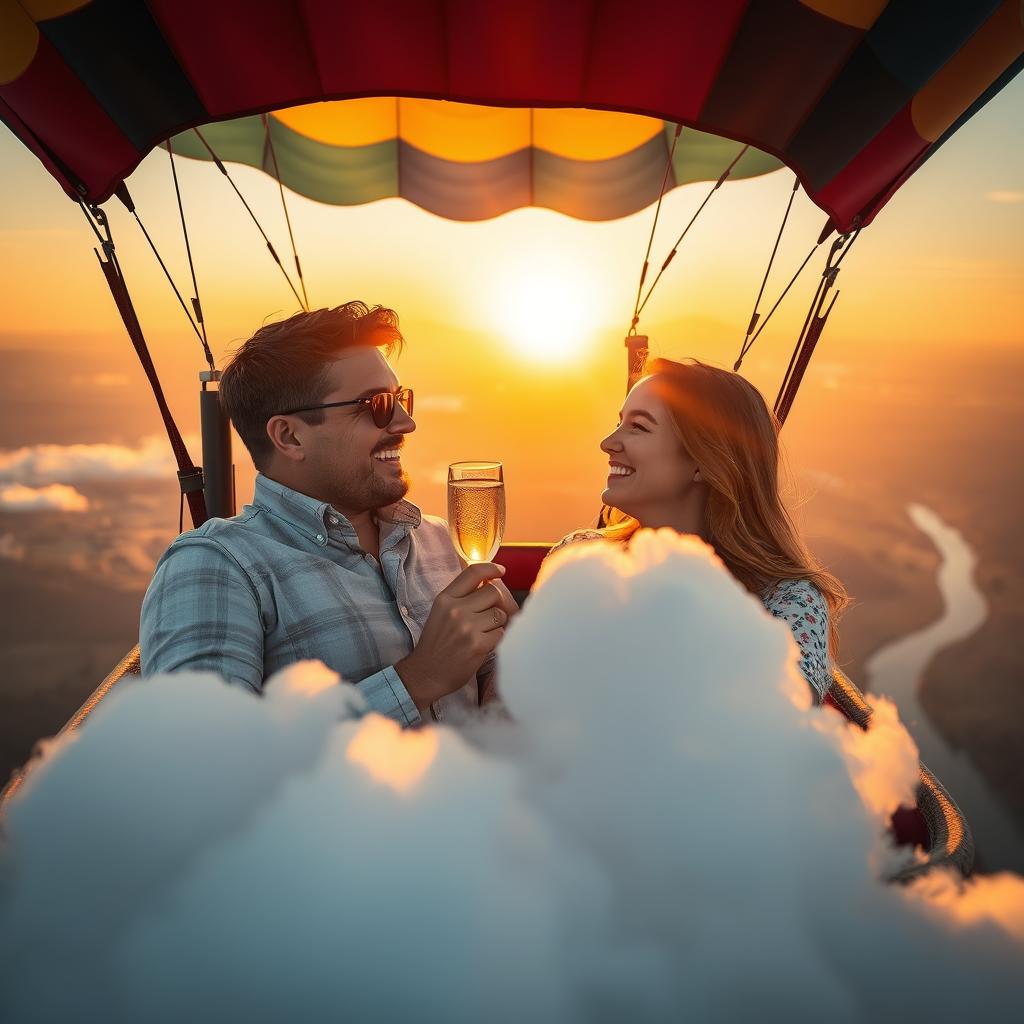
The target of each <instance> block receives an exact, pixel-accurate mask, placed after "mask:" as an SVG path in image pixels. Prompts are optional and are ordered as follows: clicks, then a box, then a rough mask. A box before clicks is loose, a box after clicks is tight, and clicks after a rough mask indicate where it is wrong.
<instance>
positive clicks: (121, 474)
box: [0, 437, 177, 487]
mask: <svg viewBox="0 0 1024 1024" xmlns="http://www.w3.org/2000/svg"><path fill="white" fill-rule="evenodd" d="M176 469H177V466H176V465H175V462H174V457H173V455H172V454H171V448H170V444H169V443H168V441H167V439H166V438H161V437H150V438H146V439H145V440H144V441H143V442H142V444H141V445H139V447H137V448H129V447H126V446H124V445H117V444H70V445H59V444H36V445H30V446H28V447H25V448H14V449H10V450H7V451H0V483H4V482H9V483H20V484H25V485H27V486H31V487H40V486H43V485H45V484H55V483H64V484H68V483H71V484H74V483H85V482H88V481H91V480H128V479H159V478H161V477H167V476H171V477H173V476H174V473H175V471H176Z"/></svg>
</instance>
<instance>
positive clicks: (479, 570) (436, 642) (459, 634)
mask: <svg viewBox="0 0 1024 1024" xmlns="http://www.w3.org/2000/svg"><path fill="white" fill-rule="evenodd" d="M504 572H505V569H504V568H503V567H502V566H500V565H495V564H494V563H493V562H477V563H475V564H474V565H471V566H469V567H468V568H466V569H463V570H462V572H460V573H459V575H458V576H456V577H455V579H454V580H452V582H451V583H449V584H448V586H447V587H445V588H444V590H442V591H441V593H440V594H438V595H437V597H436V598H434V604H433V607H432V608H431V609H430V615H428V616H427V621H426V623H425V624H424V626H423V633H422V635H421V636H420V640H419V643H418V644H417V645H416V647H415V648H414V650H413V652H412V654H410V655H409V657H407V658H403V659H402V660H401V661H400V662H398V663H397V664H396V665H395V670H396V671H397V672H398V674H399V676H400V677H401V679H402V682H403V683H404V685H405V688H406V689H407V690H408V691H409V696H410V697H412V699H413V700H414V701H415V702H416V706H417V707H418V708H419V709H420V713H421V714H424V713H425V711H426V709H427V708H428V707H429V706H430V705H431V704H433V702H434V701H435V700H439V699H440V698H441V697H444V696H446V695H447V694H449V693H454V692H455V691H456V690H458V689H459V688H461V687H462V686H464V685H465V684H466V683H467V682H468V681H469V680H470V679H471V678H472V677H473V675H474V673H475V672H476V670H477V669H478V668H479V667H480V666H481V665H482V664H483V662H484V659H485V658H486V657H487V655H488V654H490V653H491V651H493V650H494V648H495V647H497V646H498V643H499V642H500V640H501V638H502V637H503V636H504V635H505V623H506V622H507V621H508V618H509V615H510V614H511V613H512V609H513V608H515V600H514V599H513V598H512V595H511V594H510V593H509V592H508V590H507V588H506V587H505V586H504V585H501V584H500V583H496V584H495V585H491V584H490V583H489V582H488V581H490V580H495V581H500V577H501V575H502V574H503V573H504ZM510 606H511V607H510Z"/></svg>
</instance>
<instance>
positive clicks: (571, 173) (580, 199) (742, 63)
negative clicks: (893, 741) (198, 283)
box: [0, 0, 1024, 870]
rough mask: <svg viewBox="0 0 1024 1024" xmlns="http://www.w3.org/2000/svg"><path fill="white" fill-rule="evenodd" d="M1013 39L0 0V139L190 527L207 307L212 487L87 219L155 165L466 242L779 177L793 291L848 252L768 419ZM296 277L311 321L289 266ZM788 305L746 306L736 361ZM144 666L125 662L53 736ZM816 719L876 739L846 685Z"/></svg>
mask: <svg viewBox="0 0 1024 1024" xmlns="http://www.w3.org/2000/svg"><path fill="white" fill-rule="evenodd" d="M1022 18H1024V9H1022V7H1021V4H1020V2H1019V0H960V2H954V3H950V4H947V5H943V8H942V10H941V12H939V11H934V10H929V9H927V8H923V7H922V6H921V5H920V4H916V3H912V2H910V0H889V2H887V0H776V2H757V0H720V2H718V3H714V4H709V3H704V2H701V0H633V2H625V0H563V2H559V3H545V2H543V0H520V2H518V3H516V4H504V3H492V2H488V0H392V2H389V3H387V4H371V3H347V4H338V3H334V2H331V0H303V2H299V0H265V2H261V3H259V4H252V3H245V2H242V0H204V2H202V3H200V2H197V0H147V2H141V0H137V2H114V0H21V2H17V0H0V118H2V119H3V121H4V122H5V123H6V124H7V125H8V127H9V128H10V129H11V131H12V132H13V133H14V134H15V135H16V136H17V137H18V138H19V139H20V140H21V141H22V142H23V143H24V144H25V146H27V147H28V148H29V149H30V150H31V151H32V152H33V153H34V154H35V155H36V156H37V157H38V159H39V160H40V162H41V163H42V165H43V167H44V168H45V170H46V171H47V172H48V173H49V174H50V175H51V176H52V177H53V179H54V180H55V181H56V182H57V184H59V185H60V187H62V188H63V189H64V191H65V192H66V193H67V194H68V196H69V197H71V199H72V200H74V201H75V202H78V203H79V204H80V205H81V207H82V209H83V212H85V213H86V215H87V216H88V218H89V220H90V224H91V225H92V226H93V229H94V230H95V232H96V234H97V238H98V241H99V243H100V249H101V252H102V256H101V265H102V267H103V272H104V275H105V277H106V280H107V283H108V285H109V287H110V289H111V292H112V294H113V296H114V298H115V301H116V303H117V306H118V309H119V311H120V313H121V315H122V318H123V320H124V322H125V325H126V328H127V329H128V333H129V335H130V336H131V338H132V341H133V343H134V345H135V348H136V350H137V352H138V354H139V357H140V359H141V360H142V362H143V365H144V367H145V368H146V372H147V375H148V376H149V378H150V381H151V384H152V386H153V389H154V393H155V395H156V397H157V401H158V402H159V403H160V406H161V411H162V413H163V416H164V421H165V424H166V425H167V430H168V434H169V436H170V438H171V443H172V445H173V447H174V450H175V455H176V457H177V459H178V464H179V477H180V479H181V484H182V491H183V494H184V495H185V497H186V498H187V499H188V501H189V504H190V508H191V511H192V518H193V521H194V522H195V523H196V524H197V525H198V524H199V523H201V522H202V521H203V519H204V518H205V517H206V515H207V513H208V512H211V513H214V514H227V515H230V514H231V512H232V511H233V495H232V494H231V490H230V475H229V469H230V451H229V449H228V448H227V447H226V439H227V437H228V434H227V425H226V423H224V422H223V417H221V416H219V410H218V406H217V401H216V391H215V389H214V388H215V384H216V380H217V378H218V371H217V370H216V367H215V365H214V363H213V359H212V356H211V355H210V352H209V348H208V346H206V345H205V334H204V331H205V329H204V327H203V320H202V311H201V307H200V305H199V303H198V300H197V299H196V300H194V301H193V304H192V305H193V308H192V309H191V310H189V308H188V304H187V303H186V302H185V301H184V299H182V306H183V307H184V308H185V310H186V313H187V314H188V315H189V317H190V319H191V320H192V323H193V327H194V328H195V329H196V333H197V334H199V335H200V336H201V340H203V342H204V349H205V353H206V357H207V362H208V369H207V370H204V372H203V394H202V397H201V402H202V406H201V408H202V412H203V426H204V454H203V463H204V467H205V476H204V473H203V471H201V470H199V469H198V468H197V467H196V466H195V465H194V464H193V463H192V461H191V459H190V458H189V455H188V453H187V451H186V450H185V446H184V443H183V442H182V440H181V436H180V434H179V433H178V431H177V428H176V427H175V425H174V423H173V420H172V418H171V416H170V412H169V410H168V408H167V406H166V403H165V402H164V401H163V397H162V391H161V388H160V384H159V380H158V378H157V374H156V371H155V368H154V367H153V364H152V360H151V359H150V358H149V354H148V351H147V349H146V344H145V339H144V336H143V332H142V329H141V326H140V323H139V319H138V317H137V316H136V314H135V311H134V308H133V306H132V303H131V298H130V296H129V293H128V290H127V287H126V286H125V284H124V278H123V276H122V275H121V273H120V267H119V265H118V260H117V253H116V249H115V247H114V242H113V239H112V238H111V236H110V231H109V224H108V221H107V218H106V215H105V213H104V211H103V206H102V204H104V203H105V202H107V201H108V200H109V199H111V197H114V196H116V197H117V198H118V199H119V200H120V201H121V202H123V203H125V204H126V205H127V206H128V207H129V208H133V206H134V204H133V203H132V200H131V196H130V194H129V192H128V189H127V188H126V187H125V180H126V178H127V177H128V176H129V175H130V173H131V172H132V170H133V169H134V168H135V167H136V166H137V165H138V164H139V162H140V161H141V160H142V159H143V158H144V157H145V156H146V154H147V153H149V152H150V151H151V150H152V149H153V148H154V147H157V146H165V147H166V148H168V149H169V150H170V152H171V153H172V154H173V155H175V156H185V157H194V158H199V159H209V160H212V161H214V162H215V163H216V165H217V167H218V168H219V169H220V170H221V171H222V172H223V173H225V174H228V171H227V168H226V166H225V165H226V164H228V163H230V162H232V161H234V162H241V163H245V164H249V165H251V166H255V167H259V168H262V169H263V170H265V171H267V172H268V173H270V174H272V175H273V176H274V177H276V178H277V180H278V181H279V182H280V183H281V184H282V186H288V188H289V189H292V190H294V191H296V192H299V193H301V194H303V195H306V196H309V197H311V198H313V199H316V200H318V201H320V202H327V203H336V204H341V205H351V204H358V203H367V202H372V201H374V200H376V199H380V198H385V197H389V196H401V197H403V198H405V199H407V200H408V201H410V202H413V203H415V204H417V205H419V206H422V207H423V208H425V209H428V210H431V211H433V212H434V213H437V214H439V215H440V216H443V217H447V218H452V219H458V220H480V219H486V218H488V217H493V216H496V215H498V214H500V213H503V212H505V211H507V210H511V209H515V208H518V207H521V206H530V205H536V206H545V207H549V208H551V209H554V210H559V211H561V212H563V213H566V214H568V215H570V216H573V217H579V218H585V219H591V220H602V219H610V218H615V217H621V216H624V215H625V214H628V213H631V212H634V211H636V210H639V209H642V208H644V207H646V206H649V205H651V204H655V203H657V204H658V208H660V198H661V197H662V196H663V195H664V194H665V192H666V191H667V190H668V189H671V188H673V187H675V186H677V185H680V184H684V183H687V182H693V181H702V180H704V181H708V182H710V183H712V187H711V190H710V191H709V193H708V197H707V199H706V200H705V203H706V202H708V201H709V200H710V199H711V197H712V195H713V194H714V193H715V191H716V190H717V188H718V186H719V185H721V184H722V182H723V181H724V180H725V179H726V178H727V177H739V176H749V175H755V174H761V173H765V172H767V171H770V170H773V169H775V168H777V167H780V166H782V165H785V166H787V167H789V168H790V169H791V170H792V171H793V172H794V174H795V176H796V182H797V184H795V185H794V192H795V190H796V187H797V185H799V186H802V187H803V189H804V190H805V191H806V193H807V195H808V197H809V198H810V199H811V200H812V201H813V202H814V203H815V204H816V205H817V206H818V207H820V208H821V210H822V211H823V212H824V214H825V215H826V217H827V221H826V225H825V228H824V230H823V231H822V233H821V236H820V237H819V238H818V239H817V241H816V242H815V244H814V245H813V246H812V248H811V253H810V254H809V255H808V258H807V260H805V261H804V264H803V265H801V268H800V269H803V266H805V265H806V264H807V262H808V260H810V258H811V255H812V254H813V253H814V252H815V250H816V249H817V247H818V245H821V244H823V243H824V242H825V241H826V240H828V239H829V238H831V236H832V235H835V236H836V237H835V239H834V240H833V241H832V243H831V247H830V249H829V251H828V256H827V259H826V263H825V267H824V269H823V272H822V276H821V281H820V283H819V286H818V290H817V293H816V294H815V298H814V300H813V303H812V306H811V310H810V311H809V313H808V317H807V320H806V321H805V326H804V330H803V332H802V333H801V335H800V337H799V338H798V340H797V343H796V346H795V349H794V353H793V358H792V360H791V361H790V365H789V367H788V368H787V370H786V373H785V375H784V378H783V381H782V386H781V387H780V391H779V397H778V399H777V400H776V412H777V413H778V414H779V418H780V420H784V419H785V414H786V412H787V411H788V409H789V407H790V406H791V404H792V401H793V398H794V396H795V394H796V390H797V388H798V387H799V385H800V381H801V379H802V376H803V372H804V370H805V369H806V366H807V362H808V360H809V359H810V357H811V354H812V353H813V351H814V346H815V344H816V343H817V340H818V337H819V336H820V334H821V330H822V328H823V327H824V324H825V321H826V319H827V316H828V312H829V310H830V309H831V303H830V302H828V295H829V292H830V289H832V287H833V285H834V282H835V278H836V274H837V273H838V269H839V264H840V263H841V261H842V259H843V258H844V256H845V253H846V252H848V251H849V246H850V244H852V241H853V240H854V239H855V238H856V233H857V232H859V231H860V230H862V229H863V228H865V227H866V226H868V225H869V224H870V223H871V222H872V220H873V219H874V218H875V217H876V216H878V215H879V213H880V212H881V211H883V209H884V207H885V206H886V204H887V203H888V202H889V201H890V200H891V199H892V198H893V196H894V195H895V193H896V192H897V191H898V190H899V188H900V187H901V185H902V184H903V183H904V182H906V181H907V180H908V179H909V178H910V177H911V176H912V175H913V174H914V172H915V171H916V170H917V169H918V168H919V167H920V166H921V165H922V164H923V163H924V162H925V161H926V160H928V159H930V158H931V157H932V156H933V155H934V154H935V153H936V151H937V150H939V149H940V148H941V146H942V144H943V143H944V142H945V141H946V140H947V139H948V138H949V137H950V136H951V135H952V134H953V133H955V132H956V131H957V129H958V128H959V127H960V126H961V125H962V124H963V123H964V122H966V121H967V120H968V119H969V118H970V117H971V116H972V115H973V114H974V113H975V112H976V111H977V110H979V109H980V108H981V107H982V106H984V104H985V103H987V102H988V100H989V99H991V98H992V97H993V96H994V95H995V94H996V93H997V92H998V91H999V90H1000V89H1001V88H1002V87H1003V86H1005V85H1006V84H1007V83H1008V82H1009V81H1010V80H1011V79H1012V78H1013V77H1014V76H1015V75H1016V74H1017V73H1018V72H1019V71H1020V70H1021V69H1022V68H1024V22H1022ZM283 195H284V193H283V191H282V198H283ZM701 209H703V204H702V206H701ZM698 212H699V211H698ZM787 215H788V211H787ZM656 216H657V214H655V218H656ZM691 223H692V222H691ZM784 224H785V219H784V221H783V225H784ZM685 233H686V232H685V231H684V232H683V235H681V236H680V239H679V241H680V242H681V241H682V238H683V236H685ZM652 234H653V231H652ZM780 234H781V229H780ZM269 244H270V243H269V240H268V245H269ZM677 245H678V242H677ZM270 248H271V252H272V254H273V255H274V258H275V259H277V260H278V263H279V264H281V269H282V272H284V273H286V275H287V271H286V270H285V268H284V264H283V262H282V261H281V259H280V257H279V256H278V255H277V253H276V251H275V250H274V249H273V247H272V246H270ZM675 251H676V247H673V249H672V251H671V252H670V254H669V256H668V258H667V259H666V260H665V261H664V263H662V264H661V269H660V271H659V272H658V273H657V274H656V275H654V276H653V279H652V280H648V274H647V271H648V264H647V261H646V260H645V261H644V265H643V269H642V271H641V278H640V288H639V289H638V293H637V302H636V305H635V307H634V310H633V315H632V320H631V322H630V329H629V334H628V335H627V339H626V340H627V348H628V355H629V359H630V362H629V369H630V372H631V373H635V372H636V369H637V366H638V365H639V360H640V358H641V357H642V355H643V352H644V348H645V339H644V338H643V335H641V334H639V333H638V331H637V327H638V323H639V320H640V316H641V314H642V311H643V306H644V304H645V302H646V299H647V298H649V297H650V294H651V291H652V290H653V288H654V286H655V285H656V284H657V283H658V280H659V279H660V277H661V272H662V271H664V269H665V268H666V267H667V266H668V263H669V262H670V261H671V259H672V257H673V256H674V254H675ZM773 255H774V254H773ZM769 269H770V268H769ZM296 273H297V279H296V280H295V281H292V280H291V278H289V282H290V283H291V285H292V288H293V290H294V292H295V295H296V297H297V299H298V301H300V302H303V296H302V295H301V294H300V290H301V288H302V285H301V268H300V265H299V263H298V260H297V258H296ZM798 273H799V270H798ZM766 279H767V272H766ZM794 279H795V277H794ZM790 283H791V284H792V281H791V282H790ZM645 289H646V290H645ZM787 290H788V288H787ZM762 292H763V286H762ZM783 295H785V292H783ZM179 297H180V296H179ZM780 301H781V297H780ZM832 302H834V296H833V297H832ZM777 305H778V303H776V306H773V307H772V309H771V311H770V312H769V313H768V314H767V315H765V316H763V317H762V314H761V313H760V311H759V309H758V308H755V311H754V314H753V316H752V318H751V322H750V326H749V327H748V329H747V332H746V338H745V340H744V344H743V348H742V349H741V352H740V354H739V358H738V359H737V367H738V366H739V365H740V363H741V362H742V358H743V356H744V355H745V353H746V351H747V349H749V345H750V344H752V343H753V341H754V340H756V337H757V334H758V332H759V330H760V329H763V326H764V323H765V322H766V321H767V319H768V318H770V316H771V312H774V309H775V308H776V307H777ZM540 553H542V549H537V550H533V549H529V548H520V549H514V548H509V549H507V550H506V551H505V552H504V557H505V558H506V559H507V560H508V564H509V566H510V577H509V581H510V583H512V584H513V585H515V584H518V585H519V586H520V588H522V589H527V588H528V587H529V585H530V583H531V582H532V574H533V572H534V571H535V569H536V564H537V558H538V555H539V554H540ZM134 667H137V651H136V652H133V654H130V655H129V656H128V657H127V658H126V659H125V661H124V662H122V664H121V665H120V666H118V668H117V669H116V670H115V671H114V673H112V674H111V676H110V677H108V679H107V680H106V681H105V682H104V684H103V685H102V686H101V687H100V689H99V690H98V691H97V693H96V694H94V696H93V698H92V699H91V700H90V702H89V703H88V704H87V705H86V707H85V708H84V709H83V711H82V712H80V714H79V715H78V716H76V718H75V719H74V720H73V721H72V723H69V727H75V726H77V724H78V723H79V722H80V721H81V720H82V719H83V718H84V717H85V715H86V714H88V712H89V710H90V709H91V707H93V706H95V703H96V702H97V701H98V700H99V699H100V698H101V697H102V696H103V694H105V693H106V692H107V691H108V690H109V688H110V686H112V685H113V684H114V683H115V682H116V681H117V679H119V678H120V677H121V676H122V675H123V674H124V673H125V672H126V671H131V670H132V668H134ZM832 697H833V702H834V703H836V704H837V705H838V706H840V707H841V708H842V709H843V710H844V712H845V713H846V714H847V715H848V716H849V717H851V718H852V719H853V720H854V721H857V722H858V723H859V724H861V725H866V723H867V720H868V717H869V714H870V709H869V708H868V706H867V705H866V703H865V702H864V701H863V698H862V696H861V695H860V694H859V692H858V691H857V690H856V687H854V686H853V684H852V683H850V682H849V680H846V679H845V677H842V675H841V673H839V674H837V679H836V684H835V686H834V688H833V693H832ZM919 808H920V810H921V811H923V812H924V814H925V817H926V818H928V819H929V834H930V840H931V848H932V857H933V861H935V862H938V861H945V862H948V863H955V864H958V865H959V866H960V867H961V868H962V869H965V870H966V868H967V866H968V865H969V862H970V858H971V840H970V835H969V832H967V831H966V829H965V827H964V826H963V822H962V819H961V818H960V816H959V814H958V813H957V811H956V808H955V805H954V804H952V801H951V800H950V799H949V798H948V794H945V792H944V791H943V790H942V788H941V786H939V785H938V783H937V782H935V780H934V778H933V777H931V776H929V775H928V774H927V773H926V772H925V771H923V772H922V786H921V790H920V792H919ZM917 820H918V823H919V824H920V815H919V816H918V819H917Z"/></svg>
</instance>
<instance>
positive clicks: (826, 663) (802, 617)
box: [761, 580, 832, 704]
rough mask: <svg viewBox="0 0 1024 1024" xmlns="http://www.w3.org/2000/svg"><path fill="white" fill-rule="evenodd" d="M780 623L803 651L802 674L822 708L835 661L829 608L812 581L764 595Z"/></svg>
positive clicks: (785, 583)
mask: <svg viewBox="0 0 1024 1024" xmlns="http://www.w3.org/2000/svg"><path fill="white" fill-rule="evenodd" d="M761 600H762V601H763V602H764V606H765V608H767V609H768V611H770V612H771V613H772V615H774V616H775V617H776V618H777V619H782V620H783V621H784V622H786V623H787V624H788V625H789V628H790V629H791V630H792V631H793V639H794V640H796V645H797V647H799V648H800V671H801V672H802V673H803V675H804V678H805V679H806V680H807V682H808V683H810V684H811V687H812V688H813V690H814V695H815V699H816V700H817V701H818V703H819V704H820V703H821V702H822V701H823V700H824V699H825V694H826V693H828V689H829V687H830V686H831V685H832V659H831V658H830V657H829V653H828V604H827V602H826V601H825V598H824V596H823V595H822V593H821V591H820V590H819V589H818V588H817V587H816V586H815V585H814V584H813V583H811V582H810V580H780V581H779V582H778V583H776V584H775V585H774V586H773V587H769V588H768V589H767V590H765V591H763V592H762V594H761Z"/></svg>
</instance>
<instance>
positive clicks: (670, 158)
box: [629, 124, 683, 333]
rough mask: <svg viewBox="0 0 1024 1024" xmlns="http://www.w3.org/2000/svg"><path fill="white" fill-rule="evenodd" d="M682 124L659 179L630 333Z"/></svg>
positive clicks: (638, 313)
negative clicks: (656, 201) (659, 185)
mask: <svg viewBox="0 0 1024 1024" xmlns="http://www.w3.org/2000/svg"><path fill="white" fill-rule="evenodd" d="M682 130H683V126H682V124H677V125H676V130H675V134H674V135H673V136H672V145H671V147H670V148H669V151H668V159H667V160H666V161H665V174H664V175H663V176H662V179H661V191H660V192H659V193H658V205H657V206H656V207H655V208H654V223H653V224H651V233H650V235H649V236H648V237H647V252H645V253H644V265H643V267H642V268H641V269H640V283H639V284H638V285H637V286H636V302H635V303H633V321H632V323H631V324H630V326H629V330H630V333H634V332H635V331H636V325H637V323H638V321H639V320H640V296H641V295H642V294H643V290H644V281H646V280H647V270H648V268H649V267H650V260H651V246H652V245H654V232H655V230H656V229H657V227H658V218H659V217H660V216H661V202H662V200H663V199H664V198H665V188H666V186H667V185H668V176H669V172H670V171H671V170H672V166H673V162H674V160H675V155H676V143H677V142H678V141H679V134H680V132H682Z"/></svg>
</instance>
